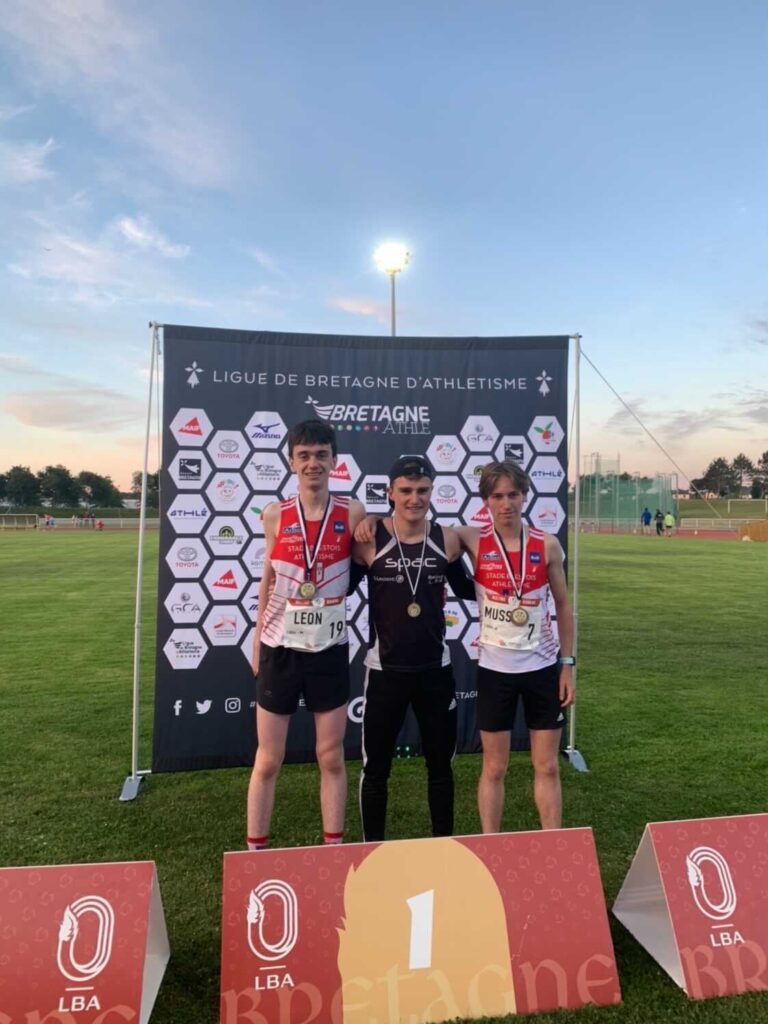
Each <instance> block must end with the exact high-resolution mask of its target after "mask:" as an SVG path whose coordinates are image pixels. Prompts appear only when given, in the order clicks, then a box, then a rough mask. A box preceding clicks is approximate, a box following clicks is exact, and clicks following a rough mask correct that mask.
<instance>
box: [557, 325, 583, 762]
mask: <svg viewBox="0 0 768 1024" xmlns="http://www.w3.org/2000/svg"><path fill="white" fill-rule="evenodd" d="M571 339H572V341H573V343H574V346H573V354H574V369H573V383H574V395H573V406H574V420H575V425H576V429H575V431H574V434H575V437H574V439H573V443H574V448H575V453H574V454H575V458H574V465H575V466H576V483H575V485H574V490H573V500H574V510H573V561H572V565H573V575H572V579H573V656H574V658H576V664H575V665H574V666H573V685H574V687H575V686H576V680H577V675H578V671H579V659H578V650H579V536H580V534H581V507H580V506H581V381H580V371H581V335H580V334H573V335H571ZM563 753H564V754H565V756H566V757H567V758H568V761H569V762H570V764H571V765H572V766H573V767H574V768H575V769H576V770H577V771H579V772H587V771H589V768H587V762H586V761H585V760H584V758H583V757H582V755H581V754H580V753H579V751H578V750H577V749H576V704H575V703H574V704H572V705H571V709H570V713H569V715H568V745H567V746H566V748H565V750H564V751H563Z"/></svg>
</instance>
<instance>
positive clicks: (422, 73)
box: [0, 0, 768, 486]
mask: <svg viewBox="0 0 768 1024" xmlns="http://www.w3.org/2000/svg"><path fill="white" fill-rule="evenodd" d="M3 12H4V13H3V19H2V23H0V57H2V59H1V60H0V204H1V206H0V214H1V216H2V223H3V225H4V231H3V233H2V237H0V304H1V307H2V310H3V315H2V317H0V439H1V440H0V447H1V448H2V450H1V451H0V469H4V468H7V467H8V466H10V465H12V464H15V463H19V462H21V463H23V464H28V465H30V466H31V467H32V468H33V469H39V468H41V467H42V466H43V465H45V464H47V463H56V462H62V463H64V464H65V465H68V466H69V467H70V468H71V469H72V470H73V471H77V470H79V469H83V468H88V469H94V470H96V471H99V472H105V473H110V474H111V475H112V476H113V478H114V479H115V480H116V482H118V483H119V484H120V485H122V486H127V484H128V482H129V480H130V474H131V471H132V470H133V469H137V468H139V467H140V464H141V455H142V444H143V429H144V419H145V402H146V386H147V366H148V354H149V339H148V333H147V329H146V325H147V322H148V321H149V320H151V319H154V320H158V321H160V322H166V323H188V324H199V325H211V326H217V327H240V328H245V329H266V330H296V331H318V332H341V333H365V334H378V333H384V334H385V333H386V332H387V312H388V306H387V303H388V291H387V288H388V285H387V281H386V278H385V277H384V276H383V275H382V274H381V273H380V272H379V271H377V270H376V269H375V267H374V266H373V263H372V260H371V253H372V251H373V249H374V248H375V245H376V244H377V243H378V242H380V241H383V240H385V239H390V238H393V239H398V240H402V241H405V242H406V243H407V244H408V246H409V247H410V248H411V250H412V252H413V259H412V263H411V266H410V267H409V268H408V269H407V271H406V272H405V273H404V274H403V275H402V277H401V279H400V281H399V282H398V314H399V316H398V319H399V328H400V332H401V333H403V334H414V335H419V334H429V335H435V334H449V335H462V334H489V335H500V334H511V335H515V334H524V335H528V334H561V333H573V332H576V331H578V332H580V333H581V334H582V336H583V345H584V349H585V351H586V353H587V354H588V355H589V356H590V358H591V359H592V360H593V361H594V362H595V364H596V365H597V366H598V367H599V369H600V370H601V371H602V373H603V374H604V375H605V376H606V377H607V378H608V380H609V381H610V382H611V383H612V384H613V386H614V387H615V388H616V389H617V390H618V391H619V392H620V394H621V395H622V397H623V398H624V399H625V400H626V401H627V402H629V403H630V404H631V405H632V406H633V408H634V409H635V410H636V411H637V412H638V414H639V415H640V416H641V418H642V419H643V421H644V422H645V423H646V424H647V426H648V427H649V429H650V430H651V431H652V432H653V433H655V434H656V435H657V436H658V438H659V440H660V441H661V442H662V443H663V444H664V445H665V447H667V448H668V449H669V450H670V452H671V453H672V454H673V456H674V458H675V459H676V461H677V462H678V463H679V464H680V465H681V466H682V468H683V469H684V470H686V471H687V472H689V473H690V474H691V475H697V474H699V473H700V472H702V471H703V469H704V468H705V465H706V463H707V462H708V461H709V460H710V459H711V458H713V457H715V456H718V455H725V456H727V457H732V456H734V455H735V454H736V453H737V452H739V451H745V452H746V453H747V454H748V455H750V456H751V457H753V458H756V457H758V456H759V455H760V453H762V452H763V451H765V450H766V449H768V378H767V377H766V372H765V371H766V363H767V362H768V298H767V296H766V279H767V276H766V271H767V270H768V258H767V257H768V251H767V250H768V241H767V240H768V116H767V115H768V7H766V5H765V4H764V3H763V2H762V0H735V2H726V0H721V2H712V0H671V2H670V0H663V2H661V0H658V2H657V0H643V2H634V0H624V2H620V3H610V2H608V0H605V2H594V0H585V2H581V3H579V4H573V3H571V2H566V0H535V2H533V0H532V2H516V0H504V2H500V0H499V2H494V0H462V2H458V0H442V2H436V0H424V2H420V0H410V2H408V3H404V2H397V0H395V2H390V3H389V4H387V5H384V6H382V5H378V4H377V5H374V4H372V3H366V2H365V0H355V2H339V0H327V2H324V3H318V2H310V0H303V2H298V0H296V2H291V0H283V2H278V0H274V2H272V3H259V2H249V3H246V2H245V0H243V2H239V3H235V2H227V0H223V2H221V0H220V2H218V3H216V4H215V5H214V4H210V3H201V2H199V0H198V2H196V0H192V2H189V0H188V2H186V3H181V2H177V0H164V2H163V3H162V4H157V3H151V4H150V3H147V2H144V0H137V2H134V3H131V4H121V3H118V2H117V0H5V3H4V4H3ZM582 379H583V390H582V404H583V418H582V451H584V452H591V451H600V452H602V453H603V455H604V456H605V457H610V458H615V456H616V454H617V453H621V459H622V468H625V469H627V470H629V471H634V470H639V471H642V472H652V471H655V470H660V471H671V470H672V467H671V466H670V465H669V464H668V463H667V462H666V460H665V458H664V456H663V455H662V454H661V453H660V452H659V451H658V449H656V448H655V447H654V446H653V445H652V444H651V442H650V441H648V440H647V439H646V438H645V436H644V435H643V434H642V432H641V431H640V429H639V428H638V427H637V426H636V425H635V424H634V422H633V421H632V420H631V418H629V417H628V415H627V414H626V413H625V412H624V411H623V410H622V406H621V405H620V403H619V402H617V400H616V399H615V398H614V397H613V396H612V395H611V394H610V392H609V391H608V390H607V389H606V388H605V385H604V384H602V382H600V381H599V379H598V378H597V377H596V375H595V374H594V373H593V371H592V370H591V369H590V368H589V367H588V366H584V367H583V374H582Z"/></svg>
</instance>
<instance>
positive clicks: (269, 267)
mask: <svg viewBox="0 0 768 1024" xmlns="http://www.w3.org/2000/svg"><path fill="white" fill-rule="evenodd" d="M246 251H247V253H248V255H249V256H250V257H252V259H254V260H256V262H257V263H258V265H259V266H260V267H261V269H262V270H266V271H267V273H268V274H275V275H276V276H278V277H282V271H281V270H280V268H279V267H278V265H277V261H276V260H275V259H274V258H273V257H272V256H270V255H269V253H266V252H264V250H263V249H256V248H254V247H253V246H251V247H249V248H248V249H247V250H246Z"/></svg>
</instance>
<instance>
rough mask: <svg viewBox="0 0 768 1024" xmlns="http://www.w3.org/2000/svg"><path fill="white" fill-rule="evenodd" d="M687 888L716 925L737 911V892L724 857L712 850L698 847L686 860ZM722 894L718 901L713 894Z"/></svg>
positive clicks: (703, 912) (709, 847) (703, 911)
mask: <svg viewBox="0 0 768 1024" xmlns="http://www.w3.org/2000/svg"><path fill="white" fill-rule="evenodd" d="M685 866H686V868H687V869H688V884H689V885H690V887H691V894H692V895H693V900H694V903H695V904H696V906H697V907H698V908H699V910H700V911H701V912H702V914H705V915H706V916H707V917H709V918H711V920H713V921H725V920H727V919H728V918H729V917H731V915H732V914H733V912H734V910H735V909H736V888H735V886H734V884H733V876H732V875H731V869H730V868H729V867H728V862H727V861H726V859H725V857H723V855H722V854H721V853H719V852H718V851H717V850H713V849H712V847H711V846H697V847H696V849H695V850H691V852H690V853H689V854H688V856H687V857H686V858H685ZM713 889H715V890H719V899H717V898H716V897H713V895H712V890H713Z"/></svg>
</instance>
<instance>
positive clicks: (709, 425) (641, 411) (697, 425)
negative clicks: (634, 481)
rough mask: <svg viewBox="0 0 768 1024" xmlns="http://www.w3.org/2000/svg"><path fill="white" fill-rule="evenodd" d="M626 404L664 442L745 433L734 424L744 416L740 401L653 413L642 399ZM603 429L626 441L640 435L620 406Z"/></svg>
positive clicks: (741, 425)
mask: <svg viewBox="0 0 768 1024" xmlns="http://www.w3.org/2000/svg"><path fill="white" fill-rule="evenodd" d="M723 397H725V396H724V395H723ZM627 404H628V405H629V406H630V408H631V409H632V410H633V411H634V412H635V414H636V415H637V417H638V419H639V420H640V421H641V423H642V424H643V425H644V426H645V428H646V429H647V430H648V431H649V432H650V433H651V434H652V435H654V436H655V437H658V438H663V439H664V440H665V441H666V442H674V441H683V440H687V439H689V438H691V437H694V436H696V435H698V434H702V433H705V432H706V431H710V430H725V431H729V432H732V433H742V432H744V431H746V430H747V429H748V428H747V427H746V426H745V425H744V424H743V423H739V422H738V420H739V418H740V417H742V416H746V415H747V414H746V413H745V411H744V407H743V399H740V400H739V402H736V401H733V402H730V403H728V404H727V405H725V406H716V405H709V406H707V407H705V408H696V409H667V410H660V409H653V408H651V407H650V406H649V403H648V400H647V399H645V398H633V399H627ZM604 429H605V430H608V431H610V432H611V433H612V434H620V435H623V436H626V437H637V435H638V434H639V433H640V426H639V424H638V422H637V420H636V419H635V418H634V417H633V416H632V414H631V413H630V412H629V411H628V410H627V409H626V408H625V407H624V406H620V407H619V408H618V409H617V410H616V411H615V412H614V413H613V414H612V415H611V416H609V417H608V419H607V420H606V421H605V424H604Z"/></svg>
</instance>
